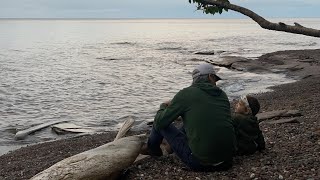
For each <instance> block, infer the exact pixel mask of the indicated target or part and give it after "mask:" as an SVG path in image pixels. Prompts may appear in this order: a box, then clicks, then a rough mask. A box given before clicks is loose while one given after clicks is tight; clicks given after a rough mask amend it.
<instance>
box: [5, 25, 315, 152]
mask: <svg viewBox="0 0 320 180" xmlns="http://www.w3.org/2000/svg"><path fill="white" fill-rule="evenodd" d="M272 21H275V22H278V21H280V20H279V19H274V20H272ZM281 21H282V22H286V23H288V24H293V22H299V23H300V24H302V25H304V26H307V27H313V28H320V23H319V22H320V19H294V20H291V21H289V20H285V19H281ZM316 48H320V40H319V39H318V38H313V37H307V36H302V35H295V34H288V33H283V32H274V31H269V30H264V29H262V28H260V27H259V26H258V25H257V24H256V23H254V22H252V21H251V20H246V19H237V20H232V19H229V20H219V19H131V20H0V77H1V78H0V155H1V154H3V153H6V152H7V151H9V150H11V149H15V148H18V147H20V146H22V145H26V144H31V143H36V142H43V141H48V140H52V139H59V138H65V137H67V136H61V135H56V134H54V133H53V132H51V131H50V130H49V129H50V128H48V129H46V130H44V131H40V132H37V133H35V134H32V135H30V136H29V137H28V138H27V139H25V140H21V141H16V140H14V134H15V133H16V131H17V130H23V129H26V128H30V127H32V126H34V125H38V124H41V123H46V122H51V121H56V120H66V121H70V122H72V123H75V124H77V125H80V126H89V127H112V126H116V125H117V124H118V123H119V122H122V121H123V120H124V119H125V118H126V117H127V116H133V118H134V119H136V120H137V121H151V120H152V119H153V116H154V115H155V113H156V111H157V109H158V106H159V104H160V103H161V102H163V101H166V100H169V99H171V98H172V97H173V96H174V94H175V93H177V92H178V91H179V90H180V89H181V88H183V87H186V86H189V85H190V83H191V74H190V72H192V70H193V68H194V66H195V65H197V64H199V63H200V62H199V61H193V60H192V59H193V58H198V59H210V60H215V61H221V59H222V57H223V56H230V55H235V56H242V57H251V58H254V57H258V56H260V55H262V54H264V53H268V52H274V51H279V50H289V49H316ZM213 50H214V51H216V52H220V53H217V54H215V55H212V56H204V55H196V54H194V53H195V52H198V51H213ZM217 69H218V70H219V72H218V73H219V75H220V76H221V77H223V78H224V79H225V80H224V81H221V82H219V83H218V86H220V87H221V88H222V89H224V90H225V91H226V92H227V94H228V95H229V97H230V99H232V98H236V97H238V96H239V95H241V94H245V93H257V92H262V91H266V88H267V87H270V86H273V85H277V84H283V83H288V82H292V81H293V80H292V79H290V78H287V77H285V75H276V74H267V75H266V74H254V73H243V72H236V71H230V70H227V69H224V68H217Z"/></svg>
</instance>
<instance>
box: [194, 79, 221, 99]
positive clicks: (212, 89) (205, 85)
mask: <svg viewBox="0 0 320 180" xmlns="http://www.w3.org/2000/svg"><path fill="white" fill-rule="evenodd" d="M191 86H192V87H197V88H199V89H201V90H203V91H204V92H206V93H208V94H209V95H211V96H220V95H221V93H222V90H221V89H220V88H219V87H217V86H215V85H213V84H211V83H209V82H198V83H194V84H192V85H191Z"/></svg>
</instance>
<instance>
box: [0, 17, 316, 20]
mask: <svg viewBox="0 0 320 180" xmlns="http://www.w3.org/2000/svg"><path fill="white" fill-rule="evenodd" d="M265 18H270V19H317V18H320V17H265ZM148 19H150V20H152V19H154V20H157V19H158V20H160V19H173V20H174V19H207V20H209V19H251V18H249V17H222V18H221V17H219V18H213V17H195V18H189V17H186V18H179V17H172V18H136V17H132V18H81V17H77V18H65V17H63V18H47V17H43V18H24V17H18V18H15V17H0V20H148Z"/></svg>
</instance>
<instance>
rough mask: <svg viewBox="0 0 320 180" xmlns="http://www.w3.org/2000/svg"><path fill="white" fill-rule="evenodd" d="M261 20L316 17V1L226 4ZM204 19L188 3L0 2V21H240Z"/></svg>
mask: <svg viewBox="0 0 320 180" xmlns="http://www.w3.org/2000/svg"><path fill="white" fill-rule="evenodd" d="M230 2H231V3H233V4H236V5H240V6H243V7H246V8H249V9H251V10H253V11H254V12H256V13H258V14H259V15H261V16H264V17H270V18H277V17H279V18H287V17H288V18H292V17H301V18H305V17H320V10H319V9H320V0H230ZM243 17H245V16H243V15H241V14H239V13H236V12H231V11H229V12H227V13H223V14H222V15H215V16H212V15H206V14H203V13H202V11H196V5H195V4H189V3H188V0H0V18H243Z"/></svg>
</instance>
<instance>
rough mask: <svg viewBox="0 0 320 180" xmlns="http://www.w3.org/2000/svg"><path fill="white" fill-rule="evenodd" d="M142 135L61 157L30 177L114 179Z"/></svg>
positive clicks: (136, 150) (129, 160) (133, 153)
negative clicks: (64, 157)
mask: <svg viewBox="0 0 320 180" xmlns="http://www.w3.org/2000/svg"><path fill="white" fill-rule="evenodd" d="M145 138H146V135H139V136H129V137H125V138H121V139H118V140H116V141H113V142H110V143H108V144H105V145H102V146H99V147H97V148H95V149H91V150H89V151H85V152H83V153H80V154H77V155H74V156H71V157H69V158H67V159H64V160H62V161H60V162H58V163H56V164H54V165H53V166H51V167H49V168H48V169H46V170H44V171H42V172H40V173H39V174H37V175H35V176H34V177H32V178H31V180H43V179H46V180H75V179H77V180H88V179H90V180H95V179H114V178H116V177H115V176H114V175H116V174H118V173H120V172H121V171H122V170H123V169H125V168H128V167H129V166H130V165H131V164H132V163H133V162H134V161H135V159H136V158H137V156H138V155H139V153H140V149H141V146H142V144H143V142H144V141H145Z"/></svg>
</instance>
